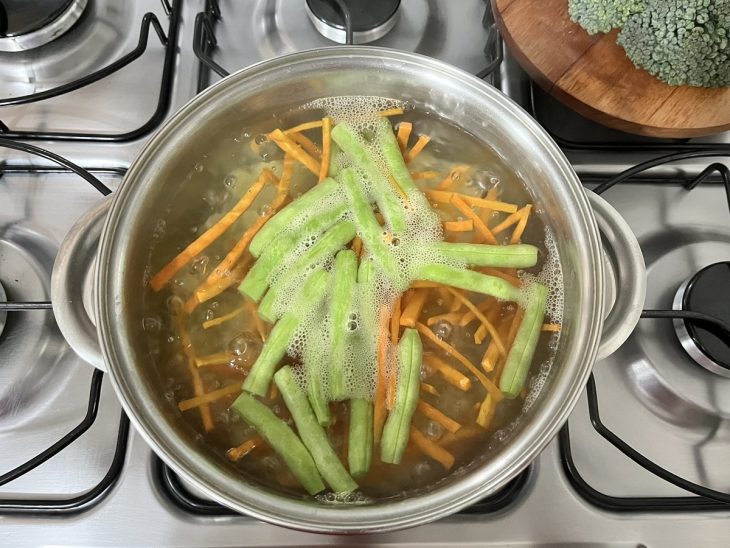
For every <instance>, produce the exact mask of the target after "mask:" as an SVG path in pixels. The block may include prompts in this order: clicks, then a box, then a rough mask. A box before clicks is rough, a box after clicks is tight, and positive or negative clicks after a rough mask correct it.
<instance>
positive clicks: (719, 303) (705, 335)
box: [673, 262, 730, 377]
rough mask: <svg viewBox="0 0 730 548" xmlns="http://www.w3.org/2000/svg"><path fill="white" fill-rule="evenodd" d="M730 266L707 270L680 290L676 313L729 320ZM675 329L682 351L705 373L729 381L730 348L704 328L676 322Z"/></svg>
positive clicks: (714, 266)
mask: <svg viewBox="0 0 730 548" xmlns="http://www.w3.org/2000/svg"><path fill="white" fill-rule="evenodd" d="M728 287H730V262H720V263H715V264H711V265H710V266H706V267H705V268H703V269H702V270H700V271H699V272H697V274H695V275H694V276H692V277H691V278H690V279H688V280H686V281H685V282H684V283H682V285H680V286H679V289H678V290H677V294H676V295H675V297H674V303H673V308H674V309H675V310H690V311H692V312H702V313H704V314H708V315H710V316H714V317H716V318H719V319H721V320H724V321H728V320H730V293H728V291H727V288H728ZM674 328H675V330H676V332H677V337H678V338H679V342H680V343H681V344H682V347H683V348H684V349H685V350H686V351H687V354H689V355H690V356H691V357H692V359H693V360H694V361H696V362H697V363H698V364H699V365H701V366H702V367H704V368H705V369H707V370H709V371H712V372H713V373H717V374H718V375H722V376H723V377H730V346H728V343H727V341H725V340H723V339H722V338H720V337H719V336H717V335H716V334H715V333H713V332H712V331H710V330H708V329H707V328H706V327H704V326H702V325H701V324H699V325H698V324H696V323H695V322H691V321H687V320H675V321H674Z"/></svg>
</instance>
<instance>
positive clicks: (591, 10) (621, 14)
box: [568, 0, 646, 34]
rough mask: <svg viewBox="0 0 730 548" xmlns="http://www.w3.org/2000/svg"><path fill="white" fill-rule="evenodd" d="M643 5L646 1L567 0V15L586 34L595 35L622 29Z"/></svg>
mask: <svg viewBox="0 0 730 548" xmlns="http://www.w3.org/2000/svg"><path fill="white" fill-rule="evenodd" d="M645 5H646V0H568V13H569V14H570V18H571V19H572V20H573V21H575V22H576V23H578V24H579V25H580V26H581V27H583V28H584V29H585V30H586V31H587V32H588V34H596V33H598V32H609V31H610V30H611V29H615V28H620V27H622V26H623V24H624V23H625V22H626V20H627V19H628V18H629V16H630V15H632V14H634V13H637V12H639V11H641V10H642V9H644V6H645Z"/></svg>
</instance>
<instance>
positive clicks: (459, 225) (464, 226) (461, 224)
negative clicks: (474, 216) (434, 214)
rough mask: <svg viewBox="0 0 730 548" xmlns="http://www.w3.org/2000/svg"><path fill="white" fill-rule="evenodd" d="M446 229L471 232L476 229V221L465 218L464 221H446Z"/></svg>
mask: <svg viewBox="0 0 730 548" xmlns="http://www.w3.org/2000/svg"><path fill="white" fill-rule="evenodd" d="M444 230H448V231H449V232H470V231H472V230H474V221H472V220H471V219H464V220H463V221H446V222H445V223H444Z"/></svg>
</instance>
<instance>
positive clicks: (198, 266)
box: [190, 255, 210, 275]
mask: <svg viewBox="0 0 730 548" xmlns="http://www.w3.org/2000/svg"><path fill="white" fill-rule="evenodd" d="M209 262H210V258H209V257H208V256H207V255H201V256H200V257H196V258H195V259H193V261H192V262H191V263H190V273H191V274H193V275H205V274H206V272H207V271H208V263H209Z"/></svg>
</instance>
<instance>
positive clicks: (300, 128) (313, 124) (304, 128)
mask: <svg viewBox="0 0 730 548" xmlns="http://www.w3.org/2000/svg"><path fill="white" fill-rule="evenodd" d="M318 127H322V120H314V121H312V122H304V123H303V124H299V125H298V126H294V127H290V128H289V129H285V130H284V134H286V135H288V134H290V133H301V132H302V131H307V130H308V129H317V128H318Z"/></svg>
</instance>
